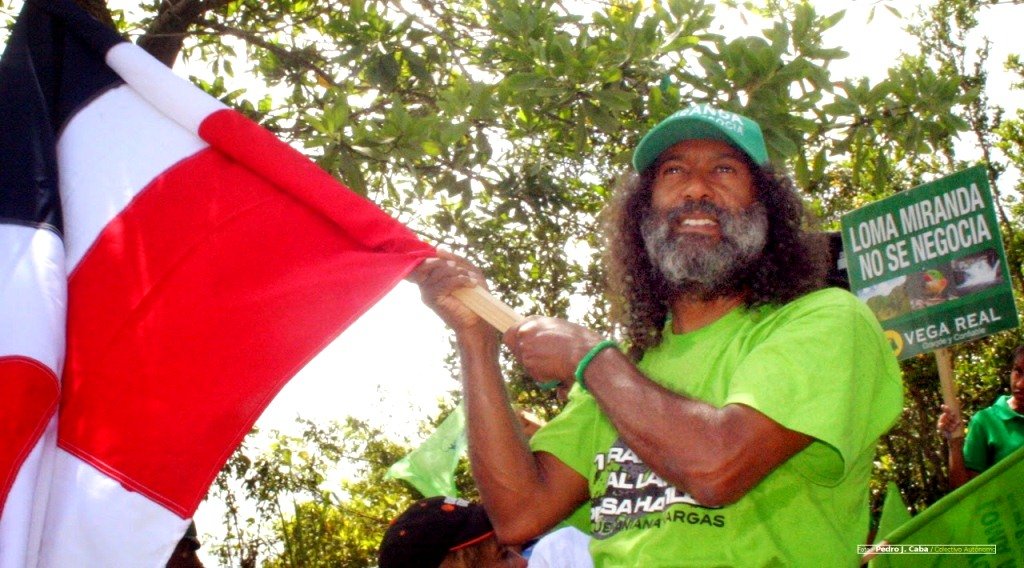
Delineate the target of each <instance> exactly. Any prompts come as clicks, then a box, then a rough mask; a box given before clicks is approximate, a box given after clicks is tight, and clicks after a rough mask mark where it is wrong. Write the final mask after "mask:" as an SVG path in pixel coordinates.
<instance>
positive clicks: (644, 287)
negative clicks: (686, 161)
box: [604, 159, 828, 360]
mask: <svg viewBox="0 0 1024 568" xmlns="http://www.w3.org/2000/svg"><path fill="white" fill-rule="evenodd" d="M747 166H748V167H749V168H750V171H751V173H752V174H753V183H754V195H755V198H756V199H757V201H759V202H760V203H761V204H762V205H764V207H765V211H766V212H767V216H768V235H767V239H766V243H765V248H764V251H762V253H761V255H760V256H759V257H758V258H757V259H755V260H754V262H753V264H752V265H751V267H750V269H749V270H748V271H747V273H746V275H745V276H744V277H743V278H742V280H741V281H740V282H737V283H736V286H734V287H733V289H738V290H743V291H744V293H745V304H746V306H747V307H748V308H752V307H756V306H760V305H764V304H783V303H786V302H788V301H790V300H793V299H795V298H797V297H799V296H802V295H804V294H806V293H807V292H810V291H812V290H816V289H818V288H821V287H823V286H824V281H825V273H826V271H827V259H828V248H827V244H826V241H825V239H824V237H823V236H822V235H820V234H814V233H809V232H807V231H805V230H804V229H803V225H804V221H805V215H804V207H803V202H802V201H801V200H800V197H799V195H797V193H796V189H795V188H794V186H793V182H792V180H791V179H790V178H789V177H788V176H786V175H784V174H781V173H778V172H776V171H775V170H774V169H773V168H771V167H762V166H758V165H756V164H754V162H753V161H752V160H749V159H747ZM654 171H655V168H654V167H650V168H647V170H645V171H644V172H643V173H641V174H635V173H631V174H628V175H626V176H625V177H624V178H623V179H622V180H621V181H620V183H619V184H618V186H617V188H616V191H615V195H614V196H613V198H612V202H611V203H610V204H609V206H608V208H607V209H606V210H605V216H604V229H605V238H606V239H607V243H606V244H607V247H606V251H607V253H606V256H605V264H606V268H607V278H608V280H607V285H608V289H609V292H610V293H611V300H612V305H613V314H614V316H615V319H616V320H618V323H619V324H621V325H622V326H623V328H624V330H625V333H626V340H627V342H628V344H629V355H630V357H631V358H633V359H634V360H639V359H640V357H641V356H642V355H643V353H644V352H645V351H647V350H648V349H650V348H651V347H654V346H655V345H657V344H658V343H660V342H661V333H662V328H663V327H664V325H665V321H666V320H665V318H666V317H667V315H668V310H669V305H670V304H671V301H672V300H673V295H674V294H675V293H676V292H675V291H674V287H673V286H672V284H670V283H669V282H668V281H667V280H666V279H665V277H664V276H663V275H662V274H661V271H660V270H658V269H657V268H656V267H655V266H654V265H653V264H652V262H651V259H650V256H649V255H648V254H647V249H646V247H645V246H644V240H643V236H642V235H641V232H640V226H641V224H642V223H643V220H644V218H645V217H646V216H647V213H648V211H650V209H651V188H652V186H653V183H654Z"/></svg>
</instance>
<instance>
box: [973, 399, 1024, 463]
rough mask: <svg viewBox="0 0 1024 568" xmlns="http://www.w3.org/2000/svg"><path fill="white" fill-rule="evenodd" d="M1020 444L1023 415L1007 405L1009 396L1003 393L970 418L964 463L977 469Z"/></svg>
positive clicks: (1022, 442) (1023, 438)
mask: <svg viewBox="0 0 1024 568" xmlns="http://www.w3.org/2000/svg"><path fill="white" fill-rule="evenodd" d="M1022 446H1024V415H1022V414H1018V413H1017V412H1016V411H1015V410H1013V409H1012V408H1010V397H1009V396H1007V395H1003V396H1001V397H999V399H998V400H996V402H995V404H993V405H992V406H990V407H988V408H985V409H982V410H979V411H978V413H977V414H975V415H974V418H971V423H970V424H969V425H968V428H967V439H966V440H965V441H964V465H966V466H967V469H971V470H974V471H977V472H979V473H980V472H983V471H985V470H986V469H988V468H990V467H992V465H993V464H995V463H996V462H997V461H999V460H1001V459H1003V458H1005V457H1006V456H1008V455H1010V454H1012V453H1013V452H1014V451H1015V450H1017V449H1019V448H1020V447H1022Z"/></svg>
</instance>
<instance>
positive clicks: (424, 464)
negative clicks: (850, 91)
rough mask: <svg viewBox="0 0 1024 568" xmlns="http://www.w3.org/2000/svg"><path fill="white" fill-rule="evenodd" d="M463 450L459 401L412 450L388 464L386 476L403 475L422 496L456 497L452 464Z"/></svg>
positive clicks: (463, 426)
mask: <svg viewBox="0 0 1024 568" xmlns="http://www.w3.org/2000/svg"><path fill="white" fill-rule="evenodd" d="M465 453H466V413H465V410H463V406H462V405H461V404H460V405H459V406H456V407H455V410H452V412H451V414H449V415H448V417H447V418H445V419H444V420H443V421H442V422H441V424H439V425H438V426H437V430H435V431H434V433H433V434H431V435H430V437H429V438H427V439H426V440H424V441H423V443H422V444H420V446H419V447H418V448H416V449H415V450H413V451H411V452H409V453H408V454H407V455H406V456H405V457H403V458H402V459H400V460H398V461H397V462H395V463H394V465H392V466H391V467H390V468H388V471H387V474H386V476H387V477H391V478H394V479H404V480H405V481H407V482H408V483H409V484H410V485H412V486H413V487H415V488H416V490H417V491H419V492H420V493H422V494H423V496H424V497H437V496H439V495H444V496H447V497H458V495H459V493H458V489H456V487H455V468H456V467H457V466H458V465H459V458H461V457H462V456H463V455H464V454H465Z"/></svg>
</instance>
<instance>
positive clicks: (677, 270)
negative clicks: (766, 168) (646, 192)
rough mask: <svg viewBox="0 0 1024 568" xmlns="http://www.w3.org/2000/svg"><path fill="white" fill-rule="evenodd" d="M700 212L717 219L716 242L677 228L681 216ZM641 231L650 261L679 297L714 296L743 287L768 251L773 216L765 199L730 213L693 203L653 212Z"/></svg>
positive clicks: (705, 203)
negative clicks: (769, 216) (753, 264)
mask: <svg viewBox="0 0 1024 568" xmlns="http://www.w3.org/2000/svg"><path fill="white" fill-rule="evenodd" d="M695 212H700V213H707V214H709V215H713V216H714V217H715V218H716V220H717V221H718V225H719V231H720V238H719V239H718V241H717V242H715V241H713V239H711V238H708V237H706V236H704V235H695V234H689V233H676V232H675V227H677V226H678V220H679V217H680V216H681V215H684V214H689V213H695ZM640 231H641V234H642V236H643V239H644V246H645V248H646V249H647V254H648V255H649V256H650V258H651V263H652V264H653V265H654V266H655V267H656V268H657V269H658V270H659V271H660V272H661V274H662V276H663V277H664V278H665V280H666V281H667V282H668V283H669V284H670V285H671V287H672V290H671V291H672V293H673V295H674V296H691V297H694V298H697V299H700V300H710V299H714V298H720V297H723V296H727V295H730V294H733V293H736V292H738V291H739V288H740V287H741V280H742V279H743V276H745V275H746V273H747V272H748V271H749V268H750V266H751V264H752V263H753V261H754V260H756V259H757V258H758V257H759V256H760V255H761V252H762V251H763V250H764V245H765V242H766V241H767V238H768V214H767V212H766V211H765V208H764V205H762V204H760V203H754V204H753V205H751V206H750V207H748V208H746V209H744V210H742V211H740V212H738V213H731V212H729V211H727V210H725V209H722V208H721V207H718V206H716V205H714V204H712V203H709V202H706V201H699V202H695V201H690V202H686V203H684V204H683V205H681V206H679V207H675V208H673V209H670V210H668V211H664V212H657V211H654V210H653V209H651V210H649V211H648V213H647V215H646V216H645V218H644V220H643V222H642V223H641V225H640Z"/></svg>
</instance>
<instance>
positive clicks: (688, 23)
mask: <svg viewBox="0 0 1024 568" xmlns="http://www.w3.org/2000/svg"><path fill="white" fill-rule="evenodd" d="M79 1H80V3H81V4H83V5H86V6H88V7H90V8H91V9H92V10H93V13H97V14H99V15H100V16H101V17H103V18H105V19H106V21H108V22H112V23H113V25H115V26H116V27H117V28H118V29H119V30H121V31H122V32H123V33H125V34H127V35H128V36H129V37H132V38H134V39H135V40H136V41H137V42H138V43H139V44H140V45H142V46H144V47H145V48H146V49H148V50H150V51H151V52H153V53H154V54H156V55H157V56H158V57H159V58H160V59H161V60H163V61H165V62H171V61H174V60H176V59H177V61H179V62H182V63H188V65H187V66H185V67H184V68H185V69H187V70H188V72H190V73H193V75H194V77H193V79H194V80H195V81H196V82H197V83H198V84H200V85H201V86H203V87H204V88H205V89H206V90H207V91H208V92H210V93H211V94H213V95H214V96H217V97H218V98H220V99H221V100H223V101H224V102H225V103H227V104H229V105H231V106H233V107H235V108H238V109H239V110H241V111H243V112H245V113H246V114H248V115H249V116H251V117H253V118H254V119H256V120H257V121H259V122H260V123H262V124H263V125H264V126H266V127H267V128H269V129H271V130H272V131H274V132H276V133H277V134H278V135H279V136H281V137H282V138H284V139H285V140H287V141H289V142H290V143H292V144H293V145H295V146H296V147H299V148H301V149H302V150H303V151H304V152H305V153H306V154H307V155H309V156H310V157H311V158H312V159H314V160H316V161H317V162H318V163H319V164H320V165H321V166H323V167H324V168H325V169H326V170H327V171H329V172H331V173H332V174H334V175H336V176H337V177H338V178H339V179H341V180H343V181H344V182H345V183H347V184H349V186H350V187H351V188H352V189H353V190H355V191H357V192H360V193H362V194H365V195H367V196H368V197H369V198H371V199H372V200H374V201H375V202H377V203H378V204H380V205H381V206H382V207H384V208H385V209H386V210H387V211H389V212H390V213H392V214H393V215H394V216H395V217H397V218H398V219H400V220H401V221H403V222H405V223H406V224H408V225H410V226H411V227H413V228H414V229H415V230H417V231H418V232H419V233H420V234H421V235H422V237H423V238H424V239H426V240H428V241H430V242H433V243H437V244H441V245H443V246H446V247H448V248H451V249H454V250H456V251H457V252H462V253H464V254H465V255H467V256H469V257H470V258H471V259H472V260H474V261H476V262H477V263H479V264H480V265H481V266H483V267H484V269H485V271H486V272H487V275H488V277H489V279H490V281H491V282H492V284H493V285H494V287H495V288H496V291H497V293H498V295H500V296H501V297H502V298H503V299H504V300H506V301H507V302H508V303H510V304H511V305H513V306H515V307H516V308H518V309H519V310H520V311H521V312H524V313H535V312H540V313H546V314H551V315H565V314H567V313H569V312H570V308H572V312H573V313H574V315H575V314H578V313H581V312H584V315H582V316H578V317H577V319H582V320H584V322H585V323H587V324H588V325H591V326H594V327H596V328H599V329H602V330H603V331H606V332H608V333H610V334H611V333H614V331H615V330H614V329H612V325H611V324H610V323H609V317H608V316H609V313H610V311H611V309H612V306H611V305H610V303H609V301H608V299H607V298H605V297H604V296H603V291H602V290H603V289H602V285H601V277H602V271H601V268H600V263H599V252H598V251H599V250H600V249H601V243H600V240H599V237H598V236H597V235H598V233H599V231H598V230H597V227H598V212H599V210H600V209H601V207H602V206H603V204H604V203H605V201H606V199H607V197H608V195H609V193H610V188H611V187H612V185H613V184H614V181H615V174H616V172H619V171H622V170H623V169H624V168H625V167H626V165H627V163H628V160H629V155H630V151H631V148H632V147H633V146H634V145H635V143H636V142H637V140H638V137H639V136H640V134H641V133H642V132H644V131H645V130H646V129H647V128H648V127H649V126H651V125H652V124H653V123H654V122H656V121H657V120H658V119H660V118H662V117H664V116H665V115H667V114H668V113H670V112H671V111H673V110H675V109H677V108H680V107H682V106H685V105H686V104H688V103H691V102H714V103H716V104H718V105H721V106H723V107H725V108H728V109H731V110H737V111H742V112H744V113H745V114H748V115H750V116H752V117H753V118H755V119H756V120H758V121H759V122H760V123H761V124H762V125H763V126H764V127H765V129H766V131H768V132H769V133H770V135H769V138H768V146H769V153H770V154H771V156H772V158H773V159H774V160H777V161H779V162H780V163H782V164H785V165H786V166H787V167H789V168H790V169H791V170H792V172H793V173H794V176H795V178H796V180H797V182H798V185H799V187H801V188H802V189H803V190H804V191H805V193H806V196H807V198H808V201H809V203H811V205H812V208H813V209H814V210H815V211H816V212H817V213H819V214H820V217H821V218H822V223H823V227H824V228H826V229H834V228H835V227H836V223H837V221H838V219H839V217H840V216H841V215H842V214H843V213H845V212H846V211H849V210H851V209H853V208H856V207H859V206H861V205H864V204H866V203H869V202H872V201H875V200H877V199H879V198H881V197H885V196H888V195H891V194H893V193H894V192H897V191H900V190H902V189H906V188H910V187H913V186H915V185H918V184H920V183H922V182H924V181H927V180H929V179H932V178H934V177H938V175H940V174H944V173H949V172H951V171H954V170H956V169H959V168H962V167H963V166H965V165H967V164H968V162H969V161H970V160H968V159H967V158H965V157H964V156H965V154H964V151H963V148H964V146H965V145H970V146H972V147H974V148H977V149H978V150H980V153H981V155H982V158H983V160H984V163H985V164H986V165H987V167H988V171H989V178H990V181H991V182H992V186H993V187H994V188H995V190H996V193H997V198H998V201H999V204H1000V218H1001V221H1002V225H1001V229H1002V232H1003V235H1004V238H1005V242H1006V243H1007V245H1008V250H1009V256H1010V259H1011V262H1012V265H1013V274H1014V279H1015V284H1016V286H1017V289H1018V290H1021V289H1022V288H1021V286H1022V270H1024V269H1022V262H1024V258H1022V256H1021V255H1022V254H1024V252H1022V251H1024V249H1022V247H1021V246H1020V245H1021V239H1022V238H1024V236H1022V235H1021V231H1020V229H1019V227H1020V223H1021V219H1022V214H1024V211H1022V205H1021V203H1020V201H1019V199H1018V198H1017V197H1016V196H1017V195H1018V194H1019V193H1020V190H1021V187H1020V185H1019V181H1018V182H1014V181H1011V180H1012V179H1013V176H1011V175H1007V174H1008V173H1015V174H1017V176H1018V177H1019V172H1020V171H1021V168H1022V166H1024V151H1022V148H1024V115H1022V114H1020V113H1018V115H1017V116H1016V117H1015V118H1007V117H1006V116H1005V112H1004V111H1003V110H1002V109H1000V108H999V107H998V106H996V105H995V104H993V103H992V101H991V100H990V99H989V93H988V92H987V90H986V88H987V84H988V77H987V76H986V73H985V70H984V69H985V67H984V63H985V61H986V59H987V57H988V51H987V49H986V47H985V46H984V44H982V46H981V48H980V50H978V49H976V48H973V47H971V46H970V45H969V35H970V33H971V32H972V31H974V30H975V27H976V25H977V21H976V18H975V16H976V14H977V13H978V12H979V11H981V10H987V9H995V8H997V7H998V8H999V9H1014V10H1018V7H1019V4H1020V3H1021V2H1020V1H1019V0H1014V1H1007V0H1003V1H1001V2H1000V1H995V0H989V1H982V0H935V1H934V2H932V3H931V4H930V5H929V6H928V10H922V11H921V12H920V13H918V14H916V15H915V16H914V17H913V20H912V21H913V22H914V26H913V28H912V30H913V33H914V34H915V36H916V37H917V38H918V39H919V41H920V43H919V53H911V54H908V55H906V56H904V57H902V58H900V59H898V60H896V61H894V62H893V63H892V66H891V67H890V68H889V70H888V75H887V77H886V78H885V79H883V80H881V81H877V82H872V81H870V80H868V79H866V78H860V77H834V76H833V74H832V72H831V71H830V68H829V66H830V64H831V63H833V62H834V61H836V60H837V59H839V58H841V57H843V56H844V51H843V49H842V48H840V47H836V46H831V45H826V43H825V41H824V37H825V35H824V34H825V33H826V31H827V30H829V29H830V28H832V27H833V26H835V25H836V24H837V23H838V22H839V21H840V19H841V18H842V17H843V14H842V12H840V13H836V14H828V15H822V14H819V13H818V12H817V11H816V10H815V9H814V7H813V5H812V4H810V3H806V2H801V1H796V0H767V1H765V2H763V3H761V4H759V5H757V6H753V5H751V4H743V5H742V6H741V5H740V3H739V2H724V3H719V2H710V1H704V0H665V1H664V2H656V3H653V4H649V3H642V2H635V1H628V0H608V1H596V0H591V1H581V2H575V3H572V4H563V3H560V2H556V1H553V0H533V1H529V2H522V1H519V0H470V1H468V2H458V3H436V2H429V1H427V0H419V1H417V2H397V1H394V0H353V1H350V2H344V3H328V2H317V1H310V0H271V1H266V2H256V1H253V0H230V1H229V0H177V1H174V2H171V1H170V0H164V1H162V2H147V3H143V4H141V5H140V6H139V8H138V9H137V10H134V11H132V10H127V9H124V10H122V9H114V10H105V9H104V5H103V4H102V3H101V2H98V1H97V0H79ZM20 4H21V3H20V2H18V1H10V0H8V1H6V2H2V1H0V10H4V11H5V13H6V14H7V15H10V14H12V13H13V12H14V10H16V9H17V8H18V7H19V6H20ZM898 6H899V4H898V3H896V2H880V3H878V7H879V8H881V9H888V10H890V11H896V10H897V9H898ZM1014 13H1015V14H1018V15H1019V11H1016V12H1014ZM723 15H728V16H729V17H732V18H734V20H733V21H743V20H748V21H759V22H763V27H762V29H760V30H759V31H758V32H756V33H754V34H753V35H744V34H743V33H734V32H733V31H732V30H731V29H726V30H725V32H727V33H731V34H732V35H728V36H727V35H723V34H722V33H719V32H718V30H719V26H718V25H717V24H716V17H719V18H720V17H722V16H723ZM1009 69H1010V72H1011V73H1015V74H1016V75H1017V76H1021V75H1022V69H1024V67H1022V65H1021V62H1020V60H1019V58H1013V59H1012V60H1011V61H1010V62H1009ZM1019 87H1020V86H1019V85H1018V88H1019ZM1018 340H1019V338H1018V337H1017V336H1015V335H1013V334H1003V335H1002V336H1000V337H996V338H991V339H987V340H984V341H976V342H973V343H970V344H966V345H963V346H960V347H957V348H956V350H955V351H956V362H957V375H958V378H959V382H960V384H961V390H962V392H963V394H964V399H965V405H964V406H965V409H966V411H967V413H968V414H970V413H971V412H973V411H974V409H976V408H979V407H980V406H983V405H984V404H987V402H988V401H989V400H990V399H991V396H992V393H993V392H994V391H995V390H997V389H998V388H999V384H1000V382H999V381H1000V380H1001V377H1002V374H1001V372H1000V371H999V369H1001V368H1002V364H1003V361H1004V360H1005V356H1006V354H1007V353H1008V349H1009V347H1010V344H1012V343H1014V342H1016V341H1018ZM507 365H508V366H510V368H512V374H513V375H514V376H517V377H518V378H517V379H516V380H515V381H513V385H512V388H513V391H514V395H515V397H516V399H517V400H518V401H519V402H521V403H523V404H527V405H530V406H534V407H536V408H538V409H540V410H541V413H542V414H544V413H554V412H557V410H558V403H557V402H556V401H555V400H554V399H553V397H551V396H550V395H548V394H545V393H540V392H538V391H537V390H536V389H534V388H533V387H532V386H530V385H531V383H530V382H529V381H526V380H524V378H523V377H522V373H521V372H520V371H518V370H517V369H515V368H514V367H513V366H512V364H511V363H510V362H507ZM904 372H905V377H906V384H907V408H906V410H905V413H904V417H903V419H902V420H901V421H900V423H899V424H898V425H897V427H896V428H895V429H894V430H893V431H892V432H891V433H890V434H889V435H888V436H887V437H886V438H885V439H884V440H883V441H882V443H881V447H880V450H881V452H880V458H879V464H880V465H879V469H878V475H877V476H876V482H877V487H876V499H875V503H876V505H877V504H878V503H879V502H880V495H879V493H878V492H879V491H880V488H881V487H882V486H883V485H884V481H885V480H887V479H895V480H896V481H897V482H898V483H899V485H900V487H901V488H902V489H903V491H904V493H905V495H906V496H907V498H908V502H909V503H911V504H912V506H913V507H914V508H916V509H920V508H923V507H925V506H927V505H928V504H929V503H931V502H933V501H934V500H935V499H937V498H939V497H940V496H941V495H942V494H943V493H944V490H943V487H944V483H943V481H944V476H945V472H944V467H945V466H944V457H943V451H944V450H943V448H942V445H941V442H940V440H939V439H938V437H937V436H935V435H934V426H933V424H934V419H935V417H936V415H937V407H938V400H939V397H938V394H937V386H936V385H937V380H936V378H935V370H934V365H933V363H932V362H931V359H930V358H928V357H919V358H916V359H914V360H912V361H909V362H907V363H905V364H904ZM353 435H356V436H357V439H360V438H358V436H359V434H358V433H354V434H353ZM286 458H287V454H283V453H282V454H279V455H277V457H275V458H273V459H272V460H270V461H267V462H265V464H264V465H262V466H261V468H262V469H260V470H259V471H260V472H261V473H260V475H271V474H273V473H274V471H276V470H275V469H274V468H275V467H278V466H272V465H271V463H279V464H285V465H287V462H284V461H280V460H285V459H286ZM395 458H396V459H397V455H396V456H395ZM239 459H242V458H240V457H239V456H238V455H236V458H233V460H232V462H230V463H229V465H228V468H227V469H226V472H227V473H228V474H230V475H233V476H234V477H235V478H237V479H240V480H243V479H247V478H246V477H244V476H245V475H248V472H250V471H255V470H249V469H246V468H243V467H242V466H243V465H245V464H239V463H237V461H236V460H239ZM273 460H278V461H277V462H274V461H273ZM261 463H263V462H261ZM327 465H328V462H326V461H323V462H318V465H317V466H316V467H321V466H322V467H327ZM246 467H250V466H246ZM288 467H291V466H288ZM310 467H312V466H310ZM233 468H234V469H233ZM239 468H241V469H239ZM285 469H288V468H287V467H286V468H285ZM299 473H300V472H299V471H296V472H294V474H295V475H299ZM364 473H365V474H366V475H368V476H371V477H372V475H371V472H364ZM321 474H322V472H321ZM302 475H306V476H307V477H304V478H303V477H301V476H300V479H304V480H305V481H303V482H302V483H305V485H302V484H300V486H301V491H299V494H302V495H307V494H308V495H309V496H310V504H309V505H301V506H299V507H297V508H296V509H295V510H296V511H297V513H296V515H297V516H296V517H295V519H296V520H295V521H294V523H292V524H290V525H289V524H288V523H287V522H284V521H282V523H283V524H281V525H280V526H281V531H280V532H279V533H278V536H277V538H278V539H280V540H281V542H285V543H286V542H289V541H290V542H304V541H302V540H301V538H304V536H303V535H308V533H309V532H310V529H311V528H312V527H315V526H319V527H320V528H321V529H322V528H323V527H326V526H327V524H326V523H327V522H328V521H330V522H335V521H338V518H339V517H337V515H335V511H336V510H337V507H338V506H340V505H341V504H342V501H341V500H340V499H341V498H339V500H338V501H337V502H335V501H332V500H331V499H325V498H323V496H318V495H317V494H316V493H315V492H314V491H313V490H312V489H311V487H312V486H311V485H309V483H311V482H312V481H313V480H315V476H314V477H309V475H312V470H311V469H309V467H306V466H305V465H304V466H303V468H302ZM368 479H369V478H368ZM294 482H295V483H298V481H294ZM280 483H281V484H282V487H284V486H285V485H286V480H284V479H282V480H281V481H280ZM287 483H293V481H287ZM303 492H305V493H303ZM267 497H268V498H269V495H268V496H267ZM332 499H333V498H332ZM267 503H268V504H267V505H266V506H268V507H269V506H272V505H273V503H272V502H270V501H268V502H267ZM282 510H283V509H282ZM361 510H363V509H361ZM366 510H369V509H366ZM373 510H374V511H376V512H375V513H373V514H378V513H379V514H383V512H382V510H378V509H373ZM388 511H390V509H389V510H388ZM271 512H273V511H271ZM307 513H308V515H307ZM332 519H333V520H332ZM317 523H319V525H317ZM243 529H245V525H244V523H243V524H242V525H239V529H238V530H239V531H242V530H243ZM313 532H315V531H313ZM239 534H241V533H239ZM353 534H355V533H353ZM360 534H363V533H360ZM261 538H262V537H261ZM354 538H355V539H356V540H358V539H360V538H363V537H362V536H360V537H354ZM253 542H258V543H260V544H258V547H262V548H259V551H260V554H261V555H264V553H265V552H266V550H269V549H268V548H266V547H267V546H269V544H267V543H263V542H262V541H255V540H254V541H253ZM246 546H249V545H246ZM252 546H257V545H252ZM283 546H284V548H283V550H285V551H286V552H285V553H284V554H285V555H287V554H288V552H287V551H288V550H295V549H294V548H289V547H288V545H287V544H285V545H283ZM359 546H362V545H359ZM360 550H365V548H361V549H360ZM232 554H234V553H232ZM227 558H228V557H225V559H227ZM231 558H233V559H234V560H238V555H235V556H232V557H231ZM282 558H285V557H284V556H282ZM275 561H276V560H275ZM286 561H287V562H291V560H286V559H282V560H281V562H286Z"/></svg>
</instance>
